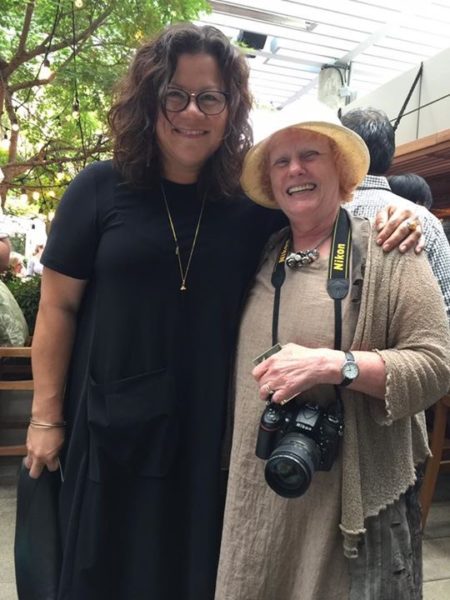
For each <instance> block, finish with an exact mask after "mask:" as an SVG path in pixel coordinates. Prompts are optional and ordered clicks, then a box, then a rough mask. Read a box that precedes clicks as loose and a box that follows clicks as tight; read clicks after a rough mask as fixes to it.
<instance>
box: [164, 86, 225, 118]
mask: <svg viewBox="0 0 450 600" xmlns="http://www.w3.org/2000/svg"><path fill="white" fill-rule="evenodd" d="M191 98H193V99H194V100H195V104H196V105H197V108H198V109H199V110H200V111H201V112H202V113H203V114H205V115H218V114H220V113H221V112H222V111H224V110H225V107H226V105H227V99H228V94H227V93H225V92H218V91H216V90H204V91H203V92H186V90H182V89H179V88H169V89H168V90H167V92H166V93H165V95H164V96H163V99H162V104H163V106H164V108H165V109H166V110H167V112H182V111H183V110H185V109H186V108H187V107H188V105H189V103H190V101H191Z"/></svg>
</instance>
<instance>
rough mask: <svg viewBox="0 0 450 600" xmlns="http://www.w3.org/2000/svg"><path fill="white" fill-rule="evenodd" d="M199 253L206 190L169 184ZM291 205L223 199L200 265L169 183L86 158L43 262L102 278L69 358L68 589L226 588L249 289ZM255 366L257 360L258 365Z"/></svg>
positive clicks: (201, 591) (152, 594)
mask: <svg viewBox="0 0 450 600" xmlns="http://www.w3.org/2000/svg"><path fill="white" fill-rule="evenodd" d="M164 185H165V190H166V195H167V199H168V203H169V206H170V210H171V212H172V215H173V219H174V223H175V228H176V231H177V234H178V238H179V241H180V247H181V254H182V262H183V265H184V266H185V265H186V262H187V257H188V255H189V252H190V249H191V245H192V239H193V235H194V231H195V227H196V224H197V219H198V215H199V210H200V205H201V202H200V200H199V198H198V197H197V194H196V186H195V185H180V184H174V183H171V182H168V181H165V182H164ZM283 224H284V222H283V218H282V215H281V214H280V213H279V212H278V211H270V210H266V209H263V208H261V207H258V206H256V205H255V204H253V203H251V202H250V201H249V200H247V199H245V198H243V199H236V200H233V201H224V200H216V201H208V202H207V204H206V208H205V212H204V216H203V221H202V224H201V227H200V232H199V236H198V240H197V245H196V247H195V250H194V253H193V259H192V263H191V267H190V270H189V275H188V278H187V288H188V289H187V291H184V292H182V291H180V290H179V288H180V272H179V267H178V261H177V258H176V255H175V247H174V241H173V238H172V234H171V231H170V228H169V222H168V218H167V213H166V211H165V208H164V203H163V200H162V196H161V191H160V189H159V187H158V186H156V187H155V189H152V190H146V191H139V192H136V191H133V190H131V189H130V188H129V187H128V186H127V185H125V184H123V183H122V182H121V181H120V178H119V177H118V175H117V174H116V173H115V172H114V170H113V168H112V166H111V163H110V162H104V163H96V164H94V165H91V166H89V167H88V168H86V169H85V170H84V171H83V172H82V173H81V174H80V175H78V176H77V177H76V178H75V180H74V181H73V182H72V184H71V186H70V187H69V189H68V191H67V192H66V194H65V196H64V198H63V200H62V201H61V204H60V207H59V209H58V211H57V215H56V217H55V220H54V223H53V226H52V230H51V233H50V236H49V239H48V243H47V246H46V249H45V253H44V255H43V258H42V262H43V264H44V265H45V266H46V267H49V268H51V269H53V270H55V271H58V272H60V273H63V274H65V275H68V276H70V277H75V278H80V279H87V280H88V285H87V288H86V293H85V295H84V298H83V301H82V305H81V307H80V312H79V316H78V325H77V334H76V339H75V345H74V351H73V355H72V361H71V365H70V371H69V377H68V383H67V389H66V398H65V416H66V420H67V421H68V430H67V443H66V448H65V453H64V454H65V455H64V461H63V462H64V470H65V482H64V484H63V486H62V491H61V497H60V509H61V510H60V514H61V528H62V534H63V547H64V558H63V567H62V575H61V584H60V593H59V600H68V599H70V600H103V599H105V600H106V599H107V600H115V599H117V600H133V599H136V600H211V599H212V598H213V596H214V584H215V574H216V567H217V560H218V552H219V543H220V531H221V522H222V510H223V496H224V482H223V480H222V478H221V471H220V457H221V448H222V440H223V436H224V429H225V420H226V419H225V415H226V408H227V387H228V380H229V374H230V365H231V360H232V356H233V350H234V344H235V338H236V332H237V325H238V319H239V314H240V309H241V305H242V301H243V297H244V295H245V291H246V289H247V287H248V285H249V283H250V281H251V279H252V276H253V274H254V272H255V269H256V266H257V262H258V258H259V255H260V252H261V250H262V248H263V245H264V243H265V241H266V240H267V238H268V236H269V235H270V233H271V232H273V231H274V230H276V229H278V228H280V226H282V225H283ZM249 367H250V366H249Z"/></svg>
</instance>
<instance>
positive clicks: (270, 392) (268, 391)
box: [264, 382, 275, 396]
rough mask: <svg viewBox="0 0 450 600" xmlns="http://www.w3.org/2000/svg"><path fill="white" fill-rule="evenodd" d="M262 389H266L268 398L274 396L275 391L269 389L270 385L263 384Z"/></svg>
mask: <svg viewBox="0 0 450 600" xmlns="http://www.w3.org/2000/svg"><path fill="white" fill-rule="evenodd" d="M264 387H265V388H266V392H267V393H268V394H269V396H272V394H275V390H273V389H272V388H271V387H270V383H269V382H267V383H266V384H264Z"/></svg>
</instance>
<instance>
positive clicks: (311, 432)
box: [256, 398, 344, 498]
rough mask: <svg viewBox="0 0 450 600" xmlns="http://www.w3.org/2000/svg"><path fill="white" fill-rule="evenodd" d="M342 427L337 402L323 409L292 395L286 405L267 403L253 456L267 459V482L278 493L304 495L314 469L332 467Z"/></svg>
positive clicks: (319, 469)
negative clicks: (300, 401)
mask: <svg viewBox="0 0 450 600" xmlns="http://www.w3.org/2000/svg"><path fill="white" fill-rule="evenodd" d="M343 430H344V424H343V418H342V415H341V414H340V413H339V411H338V410H337V403H332V404H331V405H330V407H328V408H326V409H325V408H322V407H321V406H319V405H317V404H312V403H307V404H298V402H297V401H296V399H295V398H294V399H293V400H291V401H290V402H289V403H288V404H286V405H285V406H281V405H279V404H275V403H273V402H270V403H269V404H268V406H267V407H266V409H265V410H264V412H263V414H262V416H261V421H260V426H259V432H258V439H257V442H256V456H258V458H261V459H263V460H267V463H266V468H265V476H266V480H267V483H268V484H269V485H270V487H271V488H272V489H273V490H274V491H275V492H277V493H278V494H280V495H281V496H285V497H288V498H291V497H297V496H301V495H302V494H304V493H305V491H306V490H307V489H308V487H309V484H310V482H311V478H312V475H313V474H314V472H315V471H329V470H330V469H331V467H332V465H333V463H334V461H335V459H336V456H337V454H338V449H339V439H340V438H341V437H342V434H343Z"/></svg>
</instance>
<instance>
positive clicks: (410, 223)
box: [406, 219, 418, 231]
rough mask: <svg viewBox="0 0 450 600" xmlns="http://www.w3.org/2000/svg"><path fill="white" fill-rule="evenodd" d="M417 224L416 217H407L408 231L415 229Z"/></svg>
mask: <svg viewBox="0 0 450 600" xmlns="http://www.w3.org/2000/svg"><path fill="white" fill-rule="evenodd" d="M417 226H418V222H417V221H416V219H408V220H407V221H406V227H407V228H408V229H409V231H415V230H416V229H417Z"/></svg>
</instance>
